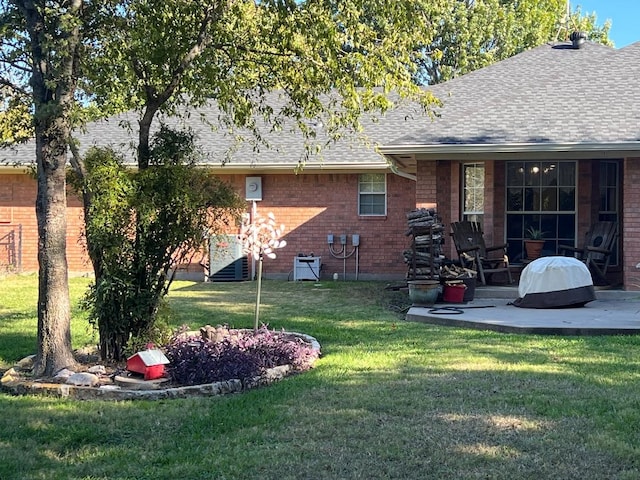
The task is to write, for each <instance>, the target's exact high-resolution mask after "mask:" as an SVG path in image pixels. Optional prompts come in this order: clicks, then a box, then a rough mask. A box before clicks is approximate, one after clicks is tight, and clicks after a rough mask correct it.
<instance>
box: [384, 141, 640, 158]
mask: <svg viewBox="0 0 640 480" xmlns="http://www.w3.org/2000/svg"><path fill="white" fill-rule="evenodd" d="M378 150H379V152H380V153H382V154H383V155H411V154H423V155H426V156H439V157H441V156H444V155H451V154H463V155H490V154H505V153H510V154H512V153H596V154H600V155H599V156H605V157H611V156H612V155H611V153H615V154H616V156H639V157H640V142H617V143H580V142H573V143H543V142H540V143H504V144H495V143H493V144H486V143H482V144H438V145H425V144H405V145H381V146H379V147H378Z"/></svg>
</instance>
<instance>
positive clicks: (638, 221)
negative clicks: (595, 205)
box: [618, 158, 640, 290]
mask: <svg viewBox="0 0 640 480" xmlns="http://www.w3.org/2000/svg"><path fill="white" fill-rule="evenodd" d="M623 170H624V173H623V175H622V178H623V186H622V192H623V202H622V204H623V206H624V207H623V210H622V224H621V225H620V227H619V228H620V230H619V232H618V234H619V235H620V237H621V238H623V239H624V242H620V244H621V245H622V255H621V262H622V274H623V282H624V285H625V289H626V290H640V269H637V268H636V264H638V263H639V262H640V241H638V240H639V239H640V158H626V159H625V160H624V167H623Z"/></svg>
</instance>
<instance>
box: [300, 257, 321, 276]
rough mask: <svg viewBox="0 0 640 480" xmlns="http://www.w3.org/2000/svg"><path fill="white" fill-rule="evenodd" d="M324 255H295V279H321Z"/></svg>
mask: <svg viewBox="0 0 640 480" xmlns="http://www.w3.org/2000/svg"><path fill="white" fill-rule="evenodd" d="M321 265H322V257H300V256H298V257H295V258H294V259H293V280H294V281H298V280H320V266H321Z"/></svg>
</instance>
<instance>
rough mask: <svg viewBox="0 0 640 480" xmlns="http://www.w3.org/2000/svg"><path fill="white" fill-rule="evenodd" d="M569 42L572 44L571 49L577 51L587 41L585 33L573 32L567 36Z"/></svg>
mask: <svg viewBox="0 0 640 480" xmlns="http://www.w3.org/2000/svg"><path fill="white" fill-rule="evenodd" d="M569 40H571V42H572V43H573V48H575V49H578V48H581V47H582V45H583V44H584V42H585V41H586V40H587V34H586V33H585V32H573V33H572V34H571V35H569Z"/></svg>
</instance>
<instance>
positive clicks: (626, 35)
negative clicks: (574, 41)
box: [571, 0, 640, 48]
mask: <svg viewBox="0 0 640 480" xmlns="http://www.w3.org/2000/svg"><path fill="white" fill-rule="evenodd" d="M578 5H580V6H581V7H582V8H581V10H582V13H592V12H595V13H596V15H597V23H598V25H602V24H604V22H605V21H606V20H611V30H609V38H610V39H611V40H613V42H614V44H615V47H616V48H622V47H626V46H627V45H629V44H631V43H634V42H637V41H640V0H571V10H574V9H575V8H576V7H577V6H578Z"/></svg>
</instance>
